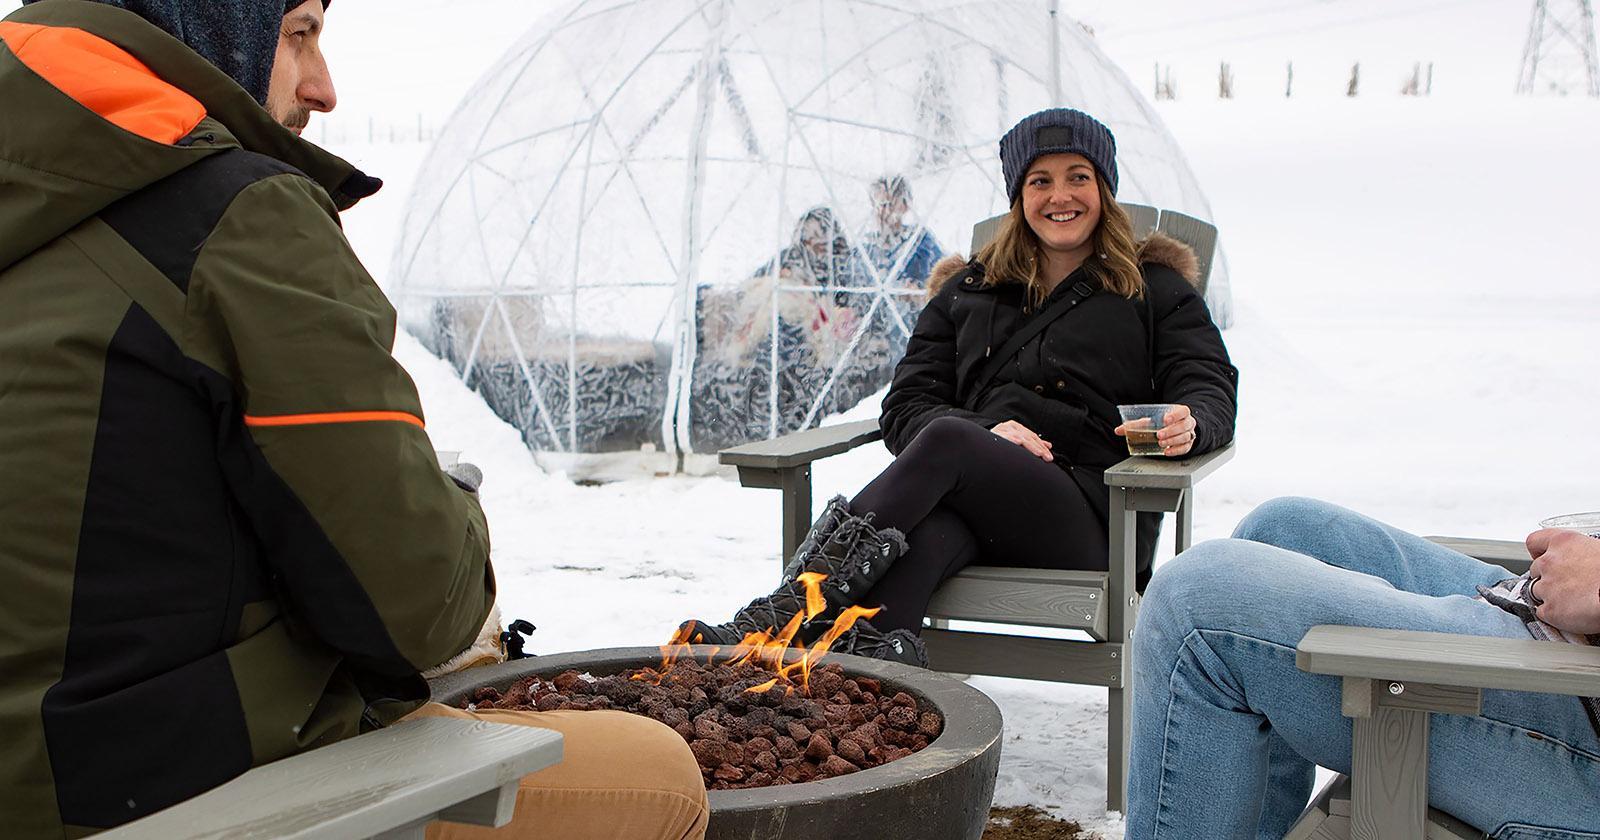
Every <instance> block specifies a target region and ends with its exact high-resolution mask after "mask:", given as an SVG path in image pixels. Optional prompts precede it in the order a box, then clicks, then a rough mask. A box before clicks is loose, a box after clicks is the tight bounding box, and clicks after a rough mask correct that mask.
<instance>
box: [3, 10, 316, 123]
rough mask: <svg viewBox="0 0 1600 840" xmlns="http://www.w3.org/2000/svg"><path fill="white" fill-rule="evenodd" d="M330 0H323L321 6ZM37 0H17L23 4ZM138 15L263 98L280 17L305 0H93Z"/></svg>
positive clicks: (270, 77) (279, 25)
mask: <svg viewBox="0 0 1600 840" xmlns="http://www.w3.org/2000/svg"><path fill="white" fill-rule="evenodd" d="M329 1H330V0H323V2H322V5H323V7H324V8H326V7H327V5H328V3H329ZM37 2H39V0H23V4H24V5H26V4H29V3H37ZM95 2H99V3H104V4H106V5H107V6H117V7H118V8H123V9H127V10H128V11H130V12H133V13H134V14H136V15H138V16H139V17H142V18H144V19H145V20H147V21H149V22H150V23H153V24H155V25H156V26H158V27H160V28H161V29H163V30H165V31H166V33H167V34H168V35H171V36H172V37H174V38H177V39H178V40H180V41H182V42H184V43H185V44H188V45H189V49H192V50H194V51H195V52H197V53H199V54H200V57H201V58H204V59H205V60H206V61H209V62H211V63H212V64H213V65H215V66H216V68H217V69H218V70H221V71H222V72H224V73H227V74H228V76H229V77H230V78H232V79H233V80H234V81H236V82H238V83H239V86H240V87H242V88H244V89H245V90H246V91H248V92H249V94H250V95H251V96H253V97H255V100H256V101H257V102H260V103H261V104H263V105H265V104H266V102H267V86H268V83H269V82H271V81H272V62H273V59H274V56H275V55H276V53H277V49H278V29H279V28H280V27H281V26H282V25H283V16H284V15H286V14H288V13H289V11H290V10H291V9H295V8H298V7H299V6H300V4H301V3H304V2H305V0H298V2H296V0H283V2H282V3H277V2H273V0H95Z"/></svg>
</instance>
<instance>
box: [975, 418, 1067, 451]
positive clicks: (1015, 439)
mask: <svg viewBox="0 0 1600 840" xmlns="http://www.w3.org/2000/svg"><path fill="white" fill-rule="evenodd" d="M989 431H991V432H994V433H995V434H996V435H999V436H1000V437H1003V438H1005V439H1006V440H1009V441H1011V442H1012V443H1014V444H1016V445H1018V446H1020V447H1022V448H1023V449H1026V450H1028V451H1029V452H1030V453H1032V454H1034V455H1037V456H1038V457H1039V458H1040V459H1041V460H1045V461H1054V460H1055V459H1056V456H1055V455H1053V454H1051V450H1052V449H1055V444H1053V443H1051V442H1050V441H1048V440H1045V439H1044V438H1042V437H1039V436H1038V435H1037V434H1035V433H1034V431H1033V430H1032V429H1030V428H1028V427H1027V426H1024V425H1022V424H1021V423H1018V422H1017V421H1015V420H1007V421H1006V422H1004V423H1001V424H1000V425H998V426H995V427H994V428H993V429H990V430H989Z"/></svg>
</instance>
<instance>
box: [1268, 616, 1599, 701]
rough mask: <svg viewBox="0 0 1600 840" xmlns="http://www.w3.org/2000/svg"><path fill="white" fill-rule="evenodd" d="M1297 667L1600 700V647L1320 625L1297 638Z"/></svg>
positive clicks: (1380, 678)
mask: <svg viewBox="0 0 1600 840" xmlns="http://www.w3.org/2000/svg"><path fill="white" fill-rule="evenodd" d="M1295 665H1296V666H1298V667H1299V668H1300V670H1302V671H1306V672H1308V673H1312V674H1331V675H1334V676H1340V677H1360V678H1366V679H1375V680H1399V681H1413V682H1419V683H1430V684H1434V685H1452V686H1463V687H1469V688H1480V689H1481V688H1494V689H1502V690H1506V691H1533V692H1540V693H1544V694H1572V695H1577V696H1581V697H1594V696H1600V648H1593V647H1586V646H1583V645H1569V644H1565V643H1563V642H1543V641H1538V640H1536V639H1499V638H1492V637H1484V636H1460V635H1454V634H1450V633H1424V632H1418V631H1412V630H1379V629H1375V628H1371V627H1340V626H1335V625H1328V624H1323V625H1318V626H1316V627H1313V628H1311V630H1310V631H1308V632H1307V633H1306V635H1305V637H1304V638H1302V639H1301V640H1300V645H1299V647H1298V649H1297V651H1296V653H1295Z"/></svg>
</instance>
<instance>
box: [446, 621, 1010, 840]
mask: <svg viewBox="0 0 1600 840" xmlns="http://www.w3.org/2000/svg"><path fill="white" fill-rule="evenodd" d="M713 650H714V649H713V648H709V647H701V646H696V647H694V648H693V654H692V656H693V657H694V658H696V659H698V660H700V661H702V662H704V661H706V660H707V659H708V658H709V656H710V655H711V654H712V652H713ZM797 653H798V652H797ZM823 661H824V662H834V663H837V664H839V665H840V666H842V667H843V668H844V669H845V671H846V672H847V673H849V674H850V675H852V676H864V677H873V678H875V679H877V680H880V681H881V682H883V684H884V685H885V686H894V687H895V688H896V689H898V690H900V691H904V692H906V693H908V694H910V695H912V696H913V697H915V698H916V699H917V701H918V702H919V703H922V704H925V705H928V706H932V707H933V708H935V709H937V710H938V711H939V713H940V714H941V715H943V716H944V731H943V732H942V733H941V734H940V735H939V737H937V738H935V739H934V740H933V742H932V743H930V744H928V746H927V747H926V748H924V749H922V750H918V751H917V752H915V753H912V754H911V755H909V756H907V757H905V758H902V759H899V760H898V761H891V762H889V763H887V764H883V765H880V766H878V767H873V768H870V769H866V770H862V771H861V772H859V773H851V774H849V775H847V776H838V777H836V778H832V779H825V780H822V781H815V782H805V783H803V784H795V785H777V786H773V787H764V788H750V789H746V790H713V791H710V792H709V793H708V794H707V795H708V796H709V797H710V801H711V825H710V828H709V830H708V832H707V834H706V837H707V840H817V838H822V837H827V838H862V840H867V838H871V840H923V838H928V837H939V838H952V840H959V838H966V839H967V840H978V838H980V837H981V836H982V835H983V827H984V823H985V821H986V820H987V818H988V815H989V800H990V799H991V798H993V796H994V780H995V774H996V772H997V771H998V770H999V767H1000V710H999V708H997V707H996V706H995V705H994V701H992V700H990V699H989V698H988V697H987V696H985V695H984V694H983V692H981V691H978V690H977V689H975V688H973V687H972V686H969V685H967V684H966V683H963V682H959V681H957V680H953V679H951V678H949V677H947V676H945V675H943V674H940V673H937V672H934V671H924V670H922V669H920V668H912V667H909V666H906V665H900V664H897V663H892V662H883V661H880V660H877V659H864V658H862V657H859V656H849V655H847V654H829V655H828V656H827V658H826V659H824V660H823ZM660 664H661V651H660V649H659V648H653V647H636V648H610V649H606V650H591V651H579V652H574V653H559V654H554V655H551V656H539V657H534V658H532V659H521V660H517V661H515V662H507V663H505V664H503V665H495V666H490V667H487V668H473V669H470V670H467V671H465V672H461V673H456V674H447V675H445V676H443V677H440V678H438V679H436V680H433V681H432V682H431V686H432V693H433V700H434V701H435V702H439V703H444V704H447V705H451V706H460V705H462V704H463V703H465V702H466V701H467V700H468V699H469V698H470V697H471V696H472V693H473V692H474V691H476V690H477V689H479V688H482V687H484V686H492V687H494V688H496V689H499V690H501V691H505V690H506V689H507V688H509V687H510V686H511V684H512V683H514V682H516V681H517V680H519V679H521V678H523V677H526V676H531V675H534V674H538V675H540V676H543V677H553V676H555V675H556V674H559V673H561V672H562V671H566V670H568V669H575V670H578V671H585V672H588V673H591V674H594V675H595V676H597V677H599V676H609V675H611V674H618V673H621V672H623V671H626V670H629V669H631V668H645V667H656V666H659V665H660Z"/></svg>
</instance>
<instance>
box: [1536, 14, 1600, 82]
mask: <svg viewBox="0 0 1600 840" xmlns="http://www.w3.org/2000/svg"><path fill="white" fill-rule="evenodd" d="M1517 93H1521V94H1533V93H1555V94H1559V95H1562V96H1566V95H1568V94H1572V93H1581V94H1584V95H1587V96H1593V97H1600V68H1597V66H1596V59H1595V46H1594V7H1593V6H1592V5H1591V4H1590V1H1589V0H1534V4H1533V20H1532V21H1531V22H1530V23H1529V24H1528V45H1527V46H1526V47H1525V48H1524V49H1523V51H1522V74H1521V75H1520V76H1519V77H1518V79H1517Z"/></svg>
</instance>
